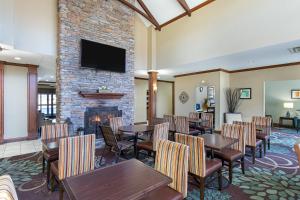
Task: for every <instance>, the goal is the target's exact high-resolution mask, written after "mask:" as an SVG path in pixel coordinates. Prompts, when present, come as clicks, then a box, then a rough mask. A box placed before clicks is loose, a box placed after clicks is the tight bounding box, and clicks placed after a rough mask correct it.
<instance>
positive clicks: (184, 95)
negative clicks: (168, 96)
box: [179, 91, 189, 104]
mask: <svg viewBox="0 0 300 200" xmlns="http://www.w3.org/2000/svg"><path fill="white" fill-rule="evenodd" d="M179 100H180V102H181V103H183V104H184V103H186V102H187V101H188V100H189V95H188V94H187V93H186V92H185V91H183V92H181V94H180V95H179Z"/></svg>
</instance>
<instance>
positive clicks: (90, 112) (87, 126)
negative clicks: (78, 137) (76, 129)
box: [84, 106, 122, 138]
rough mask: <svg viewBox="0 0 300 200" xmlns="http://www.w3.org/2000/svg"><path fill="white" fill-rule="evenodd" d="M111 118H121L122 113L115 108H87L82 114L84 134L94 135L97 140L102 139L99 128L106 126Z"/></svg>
mask: <svg viewBox="0 0 300 200" xmlns="http://www.w3.org/2000/svg"><path fill="white" fill-rule="evenodd" d="M112 117H122V111H121V110H118V107H117V106H109V107H108V106H99V107H87V108H86V110H85V112H84V134H92V133H95V134H96V137H97V138H100V137H102V132H101V129H100V128H99V126H101V125H107V126H108V125H109V119H110V118H112Z"/></svg>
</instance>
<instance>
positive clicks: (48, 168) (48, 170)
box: [47, 160, 51, 184]
mask: <svg viewBox="0 0 300 200" xmlns="http://www.w3.org/2000/svg"><path fill="white" fill-rule="evenodd" d="M50 165H51V163H50V161H49V160H48V161H47V184H49V180H50Z"/></svg>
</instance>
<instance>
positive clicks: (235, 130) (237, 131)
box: [221, 124, 245, 154]
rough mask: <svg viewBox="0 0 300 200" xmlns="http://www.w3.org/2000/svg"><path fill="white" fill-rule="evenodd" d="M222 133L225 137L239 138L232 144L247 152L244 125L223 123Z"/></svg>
mask: <svg viewBox="0 0 300 200" xmlns="http://www.w3.org/2000/svg"><path fill="white" fill-rule="evenodd" d="M221 134H222V135H223V136H225V137H229V138H234V139H238V142H237V143H235V144H233V145H232V146H231V148H232V149H235V150H238V151H240V152H242V153H243V154H245V135H244V127H243V126H241V125H238V124H223V126H222V132H221Z"/></svg>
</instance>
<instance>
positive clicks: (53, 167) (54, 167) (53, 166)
mask: <svg viewBox="0 0 300 200" xmlns="http://www.w3.org/2000/svg"><path fill="white" fill-rule="evenodd" d="M50 169H51V172H52V173H53V175H54V176H56V177H58V160H57V161H54V162H52V163H51V168H50Z"/></svg>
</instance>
